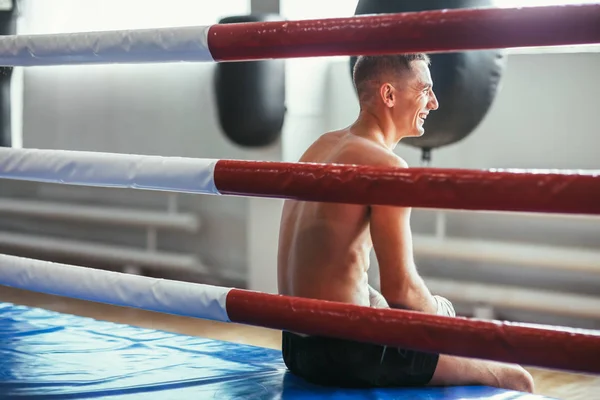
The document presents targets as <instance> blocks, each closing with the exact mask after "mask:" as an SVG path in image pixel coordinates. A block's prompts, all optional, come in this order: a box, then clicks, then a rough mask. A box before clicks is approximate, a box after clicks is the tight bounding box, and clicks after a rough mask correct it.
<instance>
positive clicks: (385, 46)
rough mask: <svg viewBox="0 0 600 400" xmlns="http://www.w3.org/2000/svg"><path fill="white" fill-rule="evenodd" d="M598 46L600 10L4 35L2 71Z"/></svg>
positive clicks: (486, 11) (440, 13)
mask: <svg viewBox="0 0 600 400" xmlns="http://www.w3.org/2000/svg"><path fill="white" fill-rule="evenodd" d="M594 43H600V4H581V5H580V4H577V5H563V6H546V7H523V8H480V9H453V10H435V11H422V12H413V13H400V14H382V15H367V16H354V17H347V18H331V19H315V20H301V21H269V22H248V23H237V24H215V25H210V26H194V27H178V28H160V29H144V30H118V31H108V32H84V33H62V34H51V35H12V36H11V35H8V36H1V37H0V65H5V66H43V65H60V64H98V63H159V62H178V61H194V62H215V61H216V62H224V61H243V60H261V59H271V58H297V57H322V56H338V55H341V56H343V55H369V54H370V55H376V54H390V53H407V52H428V53H433V52H448V51H461V50H462V51H466V50H477V49H493V48H496V49H498V48H510V47H532V46H559V45H579V44H594Z"/></svg>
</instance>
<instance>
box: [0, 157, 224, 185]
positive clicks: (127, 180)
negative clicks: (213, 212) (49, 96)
mask: <svg viewBox="0 0 600 400" xmlns="http://www.w3.org/2000/svg"><path fill="white" fill-rule="evenodd" d="M217 161H218V160H216V159H201V158H185V157H161V156H147V155H132V154H116V153H98V152H87V151H66V150H38V149H12V148H6V147H0V178H5V179H15V180H23V181H34V182H48V183H64V184H69V185H84V186H98V187H115V188H130V189H146V190H159V191H170V192H182V193H203V194H219V192H218V190H217V188H216V186H215V182H214V168H215V165H216V163H217Z"/></svg>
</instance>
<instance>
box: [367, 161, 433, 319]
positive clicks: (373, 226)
mask: <svg viewBox="0 0 600 400" xmlns="http://www.w3.org/2000/svg"><path fill="white" fill-rule="evenodd" d="M394 163H395V166H396V167H398V168H406V167H407V165H406V163H404V161H403V160H401V159H398V161H394ZM370 208H371V210H370V221H369V222H370V230H371V239H372V240H373V248H374V250H375V255H376V256H377V262H378V264H379V275H380V281H381V293H382V295H383V296H384V297H385V298H386V300H387V301H388V302H389V303H390V304H396V305H399V306H404V307H407V308H411V309H417V310H421V311H431V310H432V309H433V312H435V308H434V307H435V305H434V304H433V303H432V302H433V298H432V296H431V293H430V292H429V290H428V289H427V288H426V287H425V284H424V282H423V280H422V279H421V277H420V276H419V275H418V273H417V269H416V266H415V262H414V256H413V241H412V232H411V228H410V214H411V210H410V208H406V207H397V206H378V205H373V206H371V207H370Z"/></svg>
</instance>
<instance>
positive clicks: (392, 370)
mask: <svg viewBox="0 0 600 400" xmlns="http://www.w3.org/2000/svg"><path fill="white" fill-rule="evenodd" d="M282 353H283V360H284V362H285V365H286V366H287V368H288V369H289V371H290V372H291V373H292V374H294V375H296V376H298V377H301V378H303V379H304V380H306V381H308V382H311V383H314V384H317V385H322V386H335V387H344V388H369V387H370V388H372V387H409V386H424V385H426V384H427V383H429V381H431V378H432V377H433V373H434V372H435V369H436V367H437V363H438V358H439V354H432V353H424V352H418V351H413V350H403V349H398V348H393V347H386V346H379V345H374V344H368V343H360V342H354V341H350V340H344V339H334V338H328V337H319V336H300V335H297V334H294V333H291V332H286V331H283V337H282Z"/></svg>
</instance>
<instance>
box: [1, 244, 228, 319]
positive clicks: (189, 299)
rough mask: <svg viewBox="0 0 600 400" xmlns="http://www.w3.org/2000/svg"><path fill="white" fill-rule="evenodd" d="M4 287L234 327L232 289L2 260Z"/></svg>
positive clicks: (12, 258) (25, 260)
mask: <svg viewBox="0 0 600 400" xmlns="http://www.w3.org/2000/svg"><path fill="white" fill-rule="evenodd" d="M0 285H4V286H10V287H14V288H17V289H24V290H31V291H35V292H41V293H46V294H52V295H57V296H64V297H70V298H75V299H80V300H88V301H95V302H98V303H106V304H112V305H116V306H123V307H134V308H139V309H143V310H148V311H156V312H161V313H167V314H173V315H180V316H184V317H194V318H202V319H210V320H214V321H221V322H230V320H229V317H228V316H227V309H226V300H227V294H228V293H229V291H230V290H231V288H225V287H219V286H211V285H204V284H197V283H189V282H180V281H173V280H167V279H157V278H149V277H144V276H137V275H129V274H124V273H120V272H113V271H104V270H98V269H91V268H85V267H77V266H74V265H66V264H59V263H53V262H49V261H42V260H33V259H29V258H22V257H15V256H10V255H4V254H0Z"/></svg>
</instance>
